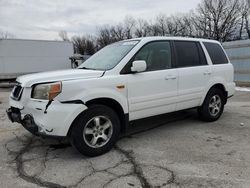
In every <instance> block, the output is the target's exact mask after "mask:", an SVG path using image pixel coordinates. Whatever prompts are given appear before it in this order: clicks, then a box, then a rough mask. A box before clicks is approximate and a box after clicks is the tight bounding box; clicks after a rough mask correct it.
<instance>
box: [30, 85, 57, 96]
mask: <svg viewBox="0 0 250 188" xmlns="http://www.w3.org/2000/svg"><path fill="white" fill-rule="evenodd" d="M61 91H62V84H61V82H54V83H48V84H38V85H36V86H35V87H34V88H33V90H32V94H31V97H32V98H33V99H44V100H52V99H54V98H55V97H56V96H57V95H58V94H59V93H61Z"/></svg>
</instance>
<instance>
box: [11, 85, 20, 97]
mask: <svg viewBox="0 0 250 188" xmlns="http://www.w3.org/2000/svg"><path fill="white" fill-rule="evenodd" d="M22 91H23V88H22V87H21V86H20V85H16V86H15V87H14V88H13V90H12V98H13V99H15V100H20V98H21V95H22Z"/></svg>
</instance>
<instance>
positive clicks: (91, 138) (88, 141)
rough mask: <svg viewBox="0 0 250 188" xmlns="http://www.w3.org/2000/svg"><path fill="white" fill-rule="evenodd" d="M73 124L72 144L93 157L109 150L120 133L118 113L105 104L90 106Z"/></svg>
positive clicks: (84, 153)
mask: <svg viewBox="0 0 250 188" xmlns="http://www.w3.org/2000/svg"><path fill="white" fill-rule="evenodd" d="M72 126H73V127H72V130H71V134H70V139H71V143H72V145H73V146H74V147H75V148H76V149H77V150H78V151H79V152H80V153H82V154H83V155H86V156H91V157H92V156H98V155H101V154H103V153H106V152H108V151H109V150H110V149H111V148H112V147H113V145H114V144H115V143H116V141H117V139H118V137H119V134H120V120H119V118H118V116H117V114H116V113H115V112H114V111H113V110H112V109H111V108H109V107H107V106H104V105H93V106H90V107H89V108H88V110H87V111H86V112H84V113H82V114H81V115H80V116H79V117H78V118H77V120H76V121H75V122H74V124H73V125H72Z"/></svg>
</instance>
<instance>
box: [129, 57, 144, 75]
mask: <svg viewBox="0 0 250 188" xmlns="http://www.w3.org/2000/svg"><path fill="white" fill-rule="evenodd" d="M146 69H147V64H146V61H144V60H138V61H133V63H132V67H131V71H132V72H134V73H136V72H143V71H145V70H146Z"/></svg>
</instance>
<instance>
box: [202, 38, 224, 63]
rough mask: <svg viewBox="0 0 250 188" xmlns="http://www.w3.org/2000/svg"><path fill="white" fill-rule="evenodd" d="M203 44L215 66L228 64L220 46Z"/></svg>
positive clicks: (209, 43) (208, 43)
mask: <svg viewBox="0 0 250 188" xmlns="http://www.w3.org/2000/svg"><path fill="white" fill-rule="evenodd" d="M203 44H204V45H205V47H206V49H207V51H208V54H209V56H210V58H211V60H212V63H213V64H215V65H218V64H227V63H228V59H227V57H226V55H225V53H224V51H223V49H222V47H221V46H220V45H219V44H217V43H211V42H203Z"/></svg>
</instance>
